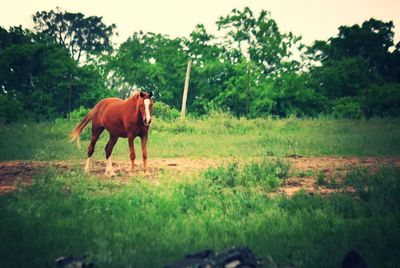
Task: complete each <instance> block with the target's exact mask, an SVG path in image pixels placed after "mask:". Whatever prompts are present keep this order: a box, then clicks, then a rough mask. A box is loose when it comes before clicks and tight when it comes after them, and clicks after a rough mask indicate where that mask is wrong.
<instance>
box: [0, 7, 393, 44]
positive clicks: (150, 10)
mask: <svg viewBox="0 0 400 268" xmlns="http://www.w3.org/2000/svg"><path fill="white" fill-rule="evenodd" d="M0 1H1V2H3V3H1V4H0V26H1V27H3V28H6V29H8V27H10V26H18V25H22V26H23V27H25V28H30V29H32V28H33V22H32V15H33V14H34V13H35V12H37V11H44V10H46V11H49V10H51V9H53V10H55V9H56V7H60V8H61V9H62V10H65V11H68V12H81V13H83V14H84V15H85V16H101V17H103V22H104V23H105V24H107V25H109V24H111V23H115V24H116V25H117V30H118V33H119V36H118V37H114V38H113V41H114V42H115V43H116V44H119V43H122V42H123V41H125V40H126V39H127V38H128V37H129V36H131V35H132V34H133V33H134V32H138V31H144V32H154V33H161V34H166V35H169V36H171V37H188V36H189V34H190V33H191V32H192V31H193V29H194V28H195V26H196V25H197V24H199V23H202V24H204V25H205V27H206V29H207V31H208V32H209V33H211V34H215V35H217V34H218V33H217V27H216V25H215V22H216V21H217V20H218V18H219V17H220V16H226V15H227V14H229V13H230V11H231V10H232V9H234V8H236V9H239V10H243V8H244V7H246V6H248V7H250V9H251V10H252V11H253V13H255V15H256V16H257V15H258V14H259V12H260V11H261V10H268V11H269V12H271V17H272V18H273V19H274V20H275V21H276V22H277V24H278V27H279V29H280V31H281V32H289V31H290V32H292V33H293V34H295V35H301V36H302V40H303V43H305V44H307V45H310V44H311V43H312V42H313V41H315V40H327V39H329V38H330V37H333V36H336V35H337V34H338V27H339V26H341V25H353V24H361V23H362V22H364V21H366V20H368V19H370V18H371V17H373V18H375V19H379V20H382V21H385V22H387V21H390V20H391V21H393V23H394V25H395V28H394V32H395V37H394V39H395V43H397V42H399V41H400V0H247V1H245V0H197V1H194V0H107V1H104V0H11V1H8V0H0Z"/></svg>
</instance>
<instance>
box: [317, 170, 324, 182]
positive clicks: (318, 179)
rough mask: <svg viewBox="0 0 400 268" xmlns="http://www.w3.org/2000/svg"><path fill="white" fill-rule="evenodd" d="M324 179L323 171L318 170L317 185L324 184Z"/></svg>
mask: <svg viewBox="0 0 400 268" xmlns="http://www.w3.org/2000/svg"><path fill="white" fill-rule="evenodd" d="M324 184H326V181H325V173H324V172H323V171H320V172H318V174H317V185H324Z"/></svg>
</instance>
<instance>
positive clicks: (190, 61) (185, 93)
mask: <svg viewBox="0 0 400 268" xmlns="http://www.w3.org/2000/svg"><path fill="white" fill-rule="evenodd" d="M191 68H192V60H189V62H188V65H187V69H186V79H185V87H184V89H183V97H182V110H181V118H185V112H186V100H187V95H188V89H189V79H190V69H191Z"/></svg>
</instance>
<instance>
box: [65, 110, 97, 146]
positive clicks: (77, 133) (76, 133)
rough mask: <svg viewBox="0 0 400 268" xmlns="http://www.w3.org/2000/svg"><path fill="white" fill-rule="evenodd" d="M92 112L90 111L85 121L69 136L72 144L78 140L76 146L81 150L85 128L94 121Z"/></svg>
mask: <svg viewBox="0 0 400 268" xmlns="http://www.w3.org/2000/svg"><path fill="white" fill-rule="evenodd" d="M92 117H93V115H92V111H90V112H89V113H88V114H87V115H86V116H85V117H84V118H83V119H82V121H81V122H80V123H79V124H78V125H77V126H76V127H75V128H74V130H72V132H71V134H69V137H70V139H71V142H73V141H74V140H76V145H77V146H78V148H81V139H80V137H81V133H82V130H83V129H84V127H86V125H87V124H88V123H89V122H90V121H91V120H92Z"/></svg>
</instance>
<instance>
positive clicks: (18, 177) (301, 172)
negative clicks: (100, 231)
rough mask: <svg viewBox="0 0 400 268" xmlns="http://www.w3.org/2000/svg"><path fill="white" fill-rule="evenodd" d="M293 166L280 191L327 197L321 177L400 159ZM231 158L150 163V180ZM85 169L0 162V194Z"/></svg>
mask: <svg viewBox="0 0 400 268" xmlns="http://www.w3.org/2000/svg"><path fill="white" fill-rule="evenodd" d="M287 160H289V161H290V162H291V163H292V171H291V176H290V178H289V179H288V180H287V182H286V183H285V185H284V186H283V187H282V189H281V191H282V192H283V193H285V194H287V195H289V196H291V195H293V194H294V193H296V192H297V191H299V190H301V189H303V190H304V191H306V192H309V193H311V194H313V193H318V194H328V193H330V192H332V191H333V190H332V188H330V187H326V186H319V185H318V184H317V183H316V182H317V179H318V177H320V178H321V177H322V178H323V179H324V181H325V182H327V183H331V182H332V183H333V182H338V183H340V181H341V180H343V178H344V176H345V175H346V173H347V172H349V171H350V170H351V169H353V168H355V167H365V168H367V169H369V170H371V171H375V170H377V169H378V168H379V167H381V166H389V165H390V166H398V167H400V158H394V157H390V158H376V157H365V158H357V157H290V158H287ZM230 161H232V159H186V158H165V159H152V160H149V167H150V168H149V171H150V175H149V177H150V179H157V178H158V177H159V175H160V174H162V173H170V174H173V175H174V176H173V177H176V178H177V179H179V178H180V177H182V176H190V175H191V174H195V173H198V172H201V171H204V170H206V169H208V168H210V167H216V166H218V165H221V164H224V163H228V162H230ZM77 165H79V166H83V161H9V162H0V194H2V193H7V192H10V191H13V190H15V189H16V188H17V187H21V186H27V185H30V184H31V183H32V179H33V178H34V176H35V175H36V174H38V173H40V172H42V171H43V170H44V169H45V168H48V167H53V168H57V169H63V170H70V169H71V168H73V167H74V166H77ZM141 165H142V162H141V161H138V162H137V169H136V173H135V174H134V175H142V174H143V169H142V166H141ZM113 168H114V171H115V172H116V173H117V174H118V176H117V179H118V180H121V181H128V180H129V179H130V178H131V176H130V174H129V170H130V162H129V161H113ZM104 171H105V161H93V162H92V170H91V174H92V175H95V176H99V177H101V178H105V179H106V178H107V177H105V176H104Z"/></svg>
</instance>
